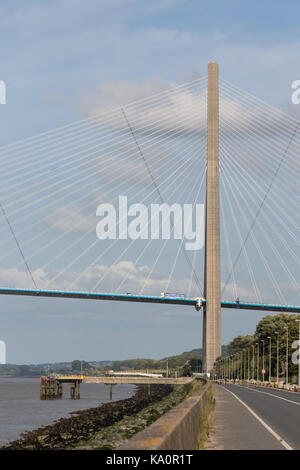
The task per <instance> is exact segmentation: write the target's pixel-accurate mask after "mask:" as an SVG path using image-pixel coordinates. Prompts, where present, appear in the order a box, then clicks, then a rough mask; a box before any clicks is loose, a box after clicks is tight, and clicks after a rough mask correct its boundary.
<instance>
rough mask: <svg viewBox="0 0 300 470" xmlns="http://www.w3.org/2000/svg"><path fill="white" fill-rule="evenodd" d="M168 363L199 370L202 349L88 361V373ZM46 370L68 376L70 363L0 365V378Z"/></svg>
mask: <svg viewBox="0 0 300 470" xmlns="http://www.w3.org/2000/svg"><path fill="white" fill-rule="evenodd" d="M222 355H223V356H227V355H228V351H227V346H222ZM167 361H168V367H169V369H175V368H178V367H182V366H183V365H184V364H185V363H186V362H187V361H189V362H190V364H191V366H192V368H193V370H201V368H202V349H201V348H198V349H192V350H191V351H185V352H183V353H182V354H177V355H174V356H168V357H164V358H162V359H145V358H136V359H125V360H122V361H109V360H105V361H88V363H89V366H90V369H89V370H88V373H89V374H91V375H93V374H95V375H97V373H101V372H102V373H103V372H104V371H105V370H106V369H108V368H111V369H113V370H116V371H118V370H126V369H135V370H137V369H157V370H159V369H161V370H162V369H163V370H165V369H166V364H167ZM48 369H49V370H50V371H51V372H56V373H60V374H63V373H66V374H69V373H70V371H71V370H72V362H56V363H54V364H30V365H18V364H4V365H3V364H1V365H0V376H11V377H16V376H23V377H39V376H41V375H45V374H47V371H48Z"/></svg>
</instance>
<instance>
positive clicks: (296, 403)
mask: <svg viewBox="0 0 300 470" xmlns="http://www.w3.org/2000/svg"><path fill="white" fill-rule="evenodd" d="M235 385H237V386H238V387H241V388H247V389H248V390H252V391H253V392H257V393H264V394H265V395H270V397H274V398H279V400H285V401H288V402H290V403H293V404H294V405H298V406H300V403H299V402H297V401H293V400H288V399H287V398H283V397H280V396H278V395H275V393H268V392H263V391H262V390H257V389H255V388H251V387H246V386H245V385H239V384H235Z"/></svg>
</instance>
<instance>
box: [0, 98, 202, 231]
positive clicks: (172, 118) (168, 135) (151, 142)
mask: <svg viewBox="0 0 300 470" xmlns="http://www.w3.org/2000/svg"><path fill="white" fill-rule="evenodd" d="M198 107H199V103H198V102H197V100H196V103H195V104H194V112H195V111H196V110H198ZM192 110H193V108H192V109H191V107H190V106H189V107H188V108H187V109H186V112H188V111H189V112H191V111H192ZM192 116H193V114H192ZM193 119H194V121H193V120H192V119H190V122H189V125H192V126H195V125H196V122H198V120H199V118H198V117H195V118H193ZM185 121H186V119H185V118H183V119H181V120H180V118H178V115H176V113H174V112H173V113H172V114H169V117H168V123H169V125H173V126H174V128H173V129H172V130H170V129H169V128H168V129H167V130H162V131H161V132H160V133H159V134H157V133H155V134H154V135H152V134H151V132H150V133H149V129H148V130H147V133H146V140H145V141H144V146H145V148H146V149H147V150H148V151H149V149H151V150H153V148H155V147H156V146H157V143H158V142H159V144H160V145H161V144H163V143H169V142H170V139H171V140H173V139H174V137H176V136H177V137H180V136H181V135H182V133H183V132H184V129H185V127H186V122H185ZM162 123H163V121H162ZM139 131H140V130H139ZM142 131H143V132H145V130H142ZM188 135H189V136H190V137H191V138H193V137H197V135H198V132H196V131H195V129H192V128H191V129H190V130H188V132H187V136H186V137H188ZM128 141H129V142H128V143H127V145H126V149H125V150H124V149H123V145H121V146H120V143H118V142H115V143H114V145H112V146H110V150H111V151H110V153H109V155H108V158H107V149H97V151H95V152H93V153H92V154H91V153H87V155H86V156H85V160H84V162H83V164H82V165H81V166H80V167H78V166H76V167H75V169H76V170H77V172H78V170H80V173H79V174H77V173H76V172H75V175H74V174H71V175H70V169H68V170H66V171H64V172H61V162H59V172H55V173H54V175H53V176H52V178H51V179H52V180H53V183H52V184H50V183H51V179H49V177H48V178H47V185H48V192H47V193H46V194H45V195H44V196H43V198H42V199H41V194H40V192H41V186H40V180H39V178H41V177H42V176H43V175H41V174H38V175H37V176H38V177H37V179H38V183H37V186H38V189H37V195H38V196H39V197H38V198H34V192H33V188H34V185H33V186H32V184H31V185H30V192H29V194H28V195H27V198H29V202H28V203H27V204H24V202H25V201H26V198H25V199H24V197H23V194H22V209H23V210H24V209H25V208H26V209H28V208H30V207H32V206H35V205H38V204H39V203H40V202H42V201H44V200H47V199H49V198H50V197H53V196H55V197H56V200H57V196H59V197H60V198H62V199H64V198H65V195H66V192H67V190H68V192H67V194H68V195H69V196H70V194H71V192H70V191H69V189H70V188H72V187H74V188H75V191H73V192H77V191H78V187H79V183H82V182H85V181H86V180H89V179H90V178H92V177H93V176H94V174H95V170H96V172H97V174H98V175H99V176H100V175H101V174H102V173H103V172H104V173H105V174H106V172H107V167H108V168H109V169H113V168H114V167H115V165H116V152H117V155H118V158H121V157H123V158H122V164H124V163H128V164H130V163H131V162H132V157H133V156H136V155H139V153H138V150H137V149H133V148H132V137H128ZM121 144H122V142H121ZM177 145H178V142H177ZM116 146H117V147H116ZM100 150H101V151H100ZM103 151H104V158H103V156H102V155H101V152H103ZM91 155H93V159H92V160H91V158H90V157H91ZM124 155H125V161H124ZM73 157H74V154H72V164H74V158H73ZM99 158H101V162H102V164H103V163H104V164H106V163H107V162H108V164H107V165H106V167H104V168H101V170H100V168H99ZM91 162H93V163H95V164H94V165H93V166H91ZM119 163H120V162H119ZM135 163H136V164H138V162H137V161H136V160H135ZM137 166H138V165H137ZM82 167H83V168H82ZM138 168H139V167H138ZM82 169H85V172H86V171H87V170H88V173H87V174H84V176H82V172H81V170H82ZM97 170H98V171H97ZM140 171H141V169H140ZM48 173H49V170H48ZM50 173H53V171H50ZM65 174H67V177H66V178H64V179H63V180H58V177H61V175H65ZM74 177H76V178H77V179H76V180H75V181H74V182H72V183H70V184H68V185H66V182H69V181H72V178H74ZM21 182H22V185H21V187H22V192H23V191H24V188H23V186H24V180H23V179H22V181H21ZM58 184H60V187H59V188H57V186H58ZM88 184H89V182H88ZM52 186H53V187H54V188H55V189H56V191H55V192H53V191H51V187H52ZM87 186H88V185H87ZM81 188H86V186H83V187H81ZM10 189H13V187H12V186H10ZM9 194H11V197H13V198H14V202H13V205H17V208H16V209H15V210H14V211H12V210H10V214H11V215H17V214H19V213H22V210H21V208H20V204H19V201H18V200H16V196H17V194H18V192H16V191H14V192H10V193H9ZM2 202H3V201H2ZM49 205H51V201H50V203H49V204H48V206H49ZM6 207H7V208H9V207H10V206H9V205H6ZM39 212H40V209H37V210H35V211H34V212H33V214H34V215H36V214H38V213H39ZM31 214H32V213H31ZM23 219H24V217H23V218H22V217H19V218H18V222H20V221H22V220H23ZM0 230H1V229H0Z"/></svg>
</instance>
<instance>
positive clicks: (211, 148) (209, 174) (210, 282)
mask: <svg viewBox="0 0 300 470" xmlns="http://www.w3.org/2000/svg"><path fill="white" fill-rule="evenodd" d="M204 296H205V298H206V306H205V307H204V310H203V359H204V361H203V367H204V371H205V372H206V373H209V372H210V371H211V370H212V368H213V365H214V362H215V360H216V358H217V357H218V356H220V355H221V274H220V188H219V66H218V64H216V63H215V62H210V63H209V64H208V95H207V167H206V214H205V261H204Z"/></svg>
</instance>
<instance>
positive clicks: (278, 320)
mask: <svg viewBox="0 0 300 470" xmlns="http://www.w3.org/2000/svg"><path fill="white" fill-rule="evenodd" d="M297 319H300V315H291V314H287V313H278V314H276V315H267V316H266V317H264V318H262V319H261V320H260V321H259V322H258V324H257V326H256V331H255V334H254V337H255V342H259V347H260V356H262V344H263V343H262V340H263V341H264V345H265V347H264V350H265V364H264V365H265V369H266V371H267V373H269V352H270V340H269V338H268V337H270V338H271V375H272V376H273V377H274V376H276V369H277V336H278V346H279V374H280V375H281V376H283V377H284V375H285V372H286V340H287V330H286V329H285V327H288V346H289V347H288V357H289V377H292V376H295V375H297V372H298V365H297V364H293V363H292V361H291V357H292V354H293V352H294V350H293V348H292V344H293V342H294V341H295V340H298V339H299V325H298V322H296V321H295V320H297ZM276 332H277V333H278V335H276V334H275V333H276ZM261 361H262V357H260V362H261Z"/></svg>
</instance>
